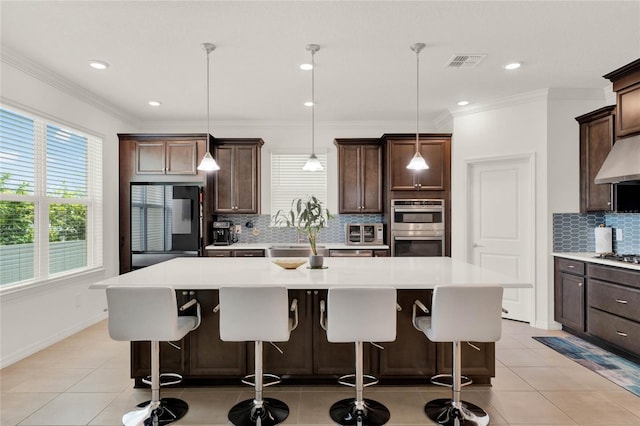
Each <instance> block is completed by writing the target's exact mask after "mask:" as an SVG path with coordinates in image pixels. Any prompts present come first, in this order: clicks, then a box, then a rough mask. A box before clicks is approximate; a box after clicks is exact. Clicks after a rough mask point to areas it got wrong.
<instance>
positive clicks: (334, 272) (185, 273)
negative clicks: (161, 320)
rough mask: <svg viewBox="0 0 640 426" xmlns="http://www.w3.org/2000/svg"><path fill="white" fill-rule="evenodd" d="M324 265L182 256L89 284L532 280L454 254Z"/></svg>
mask: <svg viewBox="0 0 640 426" xmlns="http://www.w3.org/2000/svg"><path fill="white" fill-rule="evenodd" d="M324 265H325V266H326V268H325V269H309V268H308V264H304V265H302V266H300V267H298V268H297V269H293V270H285V269H282V268H281V267H279V266H278V265H275V264H274V263H273V259H272V258H259V257H257V258H233V257H230V258H207V257H181V258H176V259H172V260H169V261H167V262H162V263H158V264H156V265H152V266H149V267H146V268H143V269H138V270H136V271H132V272H128V273H126V274H123V275H120V276H117V277H113V278H110V279H107V280H104V281H99V282H96V283H94V284H92V285H91V286H90V288H92V289H103V288H106V287H108V286H117V285H136V286H154V285H155V286H157V285H163V286H170V287H172V288H175V289H177V290H178V289H180V290H215V289H219V288H220V287H223V286H255V285H261V286H285V287H286V288H288V289H314V290H321V289H328V288H331V287H339V286H345V287H346V286H368V287H394V288H396V289H432V288H434V287H435V286H436V285H443V284H450V285H491V284H497V285H500V286H502V287H504V288H530V287H532V285H531V284H530V283H525V282H518V281H517V280H516V279H515V278H513V277H509V276H506V275H503V274H500V273H496V272H493V271H490V270H487V269H484V268H480V267H478V266H475V265H472V264H469V263H466V262H463V261H460V260H456V259H452V258H450V257H351V258H332V257H328V258H325V259H324Z"/></svg>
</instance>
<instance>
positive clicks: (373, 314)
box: [320, 287, 397, 426]
mask: <svg viewBox="0 0 640 426" xmlns="http://www.w3.org/2000/svg"><path fill="white" fill-rule="evenodd" d="M396 303H397V302H396V290H395V289H394V288H386V287H384V288H383V287H381V288H356V287H350V288H331V289H329V292H328V295H327V306H326V309H325V306H324V301H321V305H320V325H321V326H322V328H324V329H325V330H327V340H328V341H329V342H332V343H344V342H354V343H355V374H350V375H347V376H343V377H341V378H340V379H338V382H339V383H340V384H343V385H347V386H353V387H355V388H356V397H355V399H354V398H348V399H343V400H340V401H338V402H336V403H334V404H333V405H332V406H331V408H330V409H329V415H330V416H331V419H332V420H333V421H334V422H336V423H338V424H340V425H371V426H377V425H383V424H385V423H387V422H388V421H389V418H390V417H391V413H390V412H389V409H388V408H387V407H385V406H384V405H382V404H381V403H379V402H377V401H374V400H372V399H368V398H367V399H365V398H364V396H363V395H364V388H365V387H367V386H371V385H374V384H376V383H378V380H377V379H376V378H375V377H373V376H369V375H366V376H365V375H364V373H363V342H392V341H394V340H396V318H397V313H396V312H397V310H396V307H397V305H396ZM325 310H326V323H325V321H324V312H325ZM348 377H354V378H355V384H353V383H349V382H346V381H345V379H346V378H348ZM365 378H367V379H369V380H370V382H369V383H366V384H365V383H364V380H365Z"/></svg>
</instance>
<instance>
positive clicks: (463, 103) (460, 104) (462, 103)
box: [458, 101, 469, 106]
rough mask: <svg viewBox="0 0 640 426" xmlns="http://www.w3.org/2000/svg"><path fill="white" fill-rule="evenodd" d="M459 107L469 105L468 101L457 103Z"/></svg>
mask: <svg viewBox="0 0 640 426" xmlns="http://www.w3.org/2000/svg"><path fill="white" fill-rule="evenodd" d="M458 105H459V106H465V105H469V101H458Z"/></svg>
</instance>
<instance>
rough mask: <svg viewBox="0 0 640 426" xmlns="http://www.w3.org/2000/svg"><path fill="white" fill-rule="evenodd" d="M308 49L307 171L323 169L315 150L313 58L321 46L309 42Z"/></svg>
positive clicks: (314, 67)
mask: <svg viewBox="0 0 640 426" xmlns="http://www.w3.org/2000/svg"><path fill="white" fill-rule="evenodd" d="M307 50H308V51H309V52H311V155H310V156H309V158H308V159H307V162H306V163H305V164H304V167H303V168H302V170H305V171H307V172H318V171H320V170H323V169H324V167H322V164H320V160H318V157H316V152H315V108H316V100H315V87H314V82H315V75H314V72H315V69H316V64H315V62H314V60H313V57H314V55H315V54H316V52H317V51H318V50H320V46H318V45H317V44H308V45H307Z"/></svg>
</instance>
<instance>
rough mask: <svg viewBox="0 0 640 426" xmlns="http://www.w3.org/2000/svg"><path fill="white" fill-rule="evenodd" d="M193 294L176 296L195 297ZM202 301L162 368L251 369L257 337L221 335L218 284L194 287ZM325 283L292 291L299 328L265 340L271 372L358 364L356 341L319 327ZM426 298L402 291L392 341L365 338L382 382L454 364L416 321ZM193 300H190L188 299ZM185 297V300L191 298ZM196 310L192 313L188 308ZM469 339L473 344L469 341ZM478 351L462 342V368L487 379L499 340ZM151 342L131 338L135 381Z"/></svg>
mask: <svg viewBox="0 0 640 426" xmlns="http://www.w3.org/2000/svg"><path fill="white" fill-rule="evenodd" d="M192 296H193V294H189V293H188V292H187V295H184V296H183V295H179V302H180V297H182V298H185V297H189V298H190V297H192ZM195 297H196V298H197V299H198V301H199V302H200V305H201V311H202V323H201V324H200V327H198V329H196V330H194V331H192V332H191V333H189V334H188V335H187V336H185V338H184V339H183V341H182V342H172V343H174V344H176V346H178V347H179V349H176V347H174V346H172V345H170V344H168V343H161V354H160V366H161V370H162V372H175V373H180V374H182V375H183V377H184V379H185V381H186V382H187V383H193V384H200V383H207V384H214V385H215V384H225V383H229V381H235V380H238V381H239V380H240V378H241V377H243V376H244V375H246V374H251V373H253V371H254V342H246V343H245V342H223V341H221V340H220V332H219V327H220V323H219V319H220V317H219V314H218V313H214V311H213V310H214V308H215V307H216V306H217V305H218V291H217V290H202V291H197V292H195ZM326 298H327V291H326V290H292V291H289V303H291V302H292V301H293V299H297V301H298V321H299V322H298V327H297V328H296V329H295V330H294V331H293V332H292V333H291V336H290V339H289V341H288V342H274V343H275V345H277V347H278V348H280V350H282V353H281V352H280V351H278V349H276V347H274V346H273V345H271V344H270V343H268V342H264V344H263V367H264V371H265V372H266V373H273V374H277V375H279V376H281V377H283V378H285V379H287V380H289V382H290V383H291V382H296V381H298V382H300V383H335V380H336V378H337V377H339V376H342V375H345V374H351V373H353V372H354V370H355V358H354V344H353V343H330V342H329V341H328V340H327V334H326V331H325V330H323V329H322V327H321V326H320V302H321V301H326ZM416 299H420V300H421V301H423V302H425V303H426V304H427V305H428V304H429V303H430V300H431V292H430V291H425V290H423V291H417V290H399V291H398V304H399V305H400V307H401V310H400V311H399V312H398V325H397V330H398V332H397V337H396V340H395V341H394V342H381V343H380V344H381V345H382V346H383V347H384V349H379V348H377V347H375V346H374V345H372V344H369V343H365V344H364V371H365V374H373V375H375V376H377V377H379V378H380V379H382V380H383V381H384V382H385V383H411V382H413V383H421V384H426V383H428V379H429V377H430V376H432V375H434V374H436V373H443V372H447V371H449V370H448V369H450V364H451V345H450V344H442V343H438V344H435V343H433V342H431V341H429V340H428V339H427V337H426V336H425V335H424V334H423V333H422V332H419V331H418V330H416V329H415V328H414V327H413V325H412V323H411V310H412V306H413V301H414V300H416ZM186 300H188V299H186ZM186 300H184V301H186ZM188 314H189V315H190V314H191V313H190V312H189V313H188ZM465 346H468V345H465ZM477 346H480V347H481V349H482V350H481V351H480V352H477V351H476V350H474V349H473V348H471V347H469V349H471V350H468V349H467V348H463V356H462V363H463V366H462V373H463V374H465V375H467V376H469V377H472V378H473V379H474V381H475V382H478V383H489V382H490V378H491V377H493V376H494V372H495V357H494V345H493V343H491V344H477ZM149 364H150V355H149V343H148V342H134V343H133V344H132V351H131V376H132V377H133V378H135V379H136V385H138V386H139V385H141V383H140V379H141V378H142V377H144V376H147V375H148V374H149Z"/></svg>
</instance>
